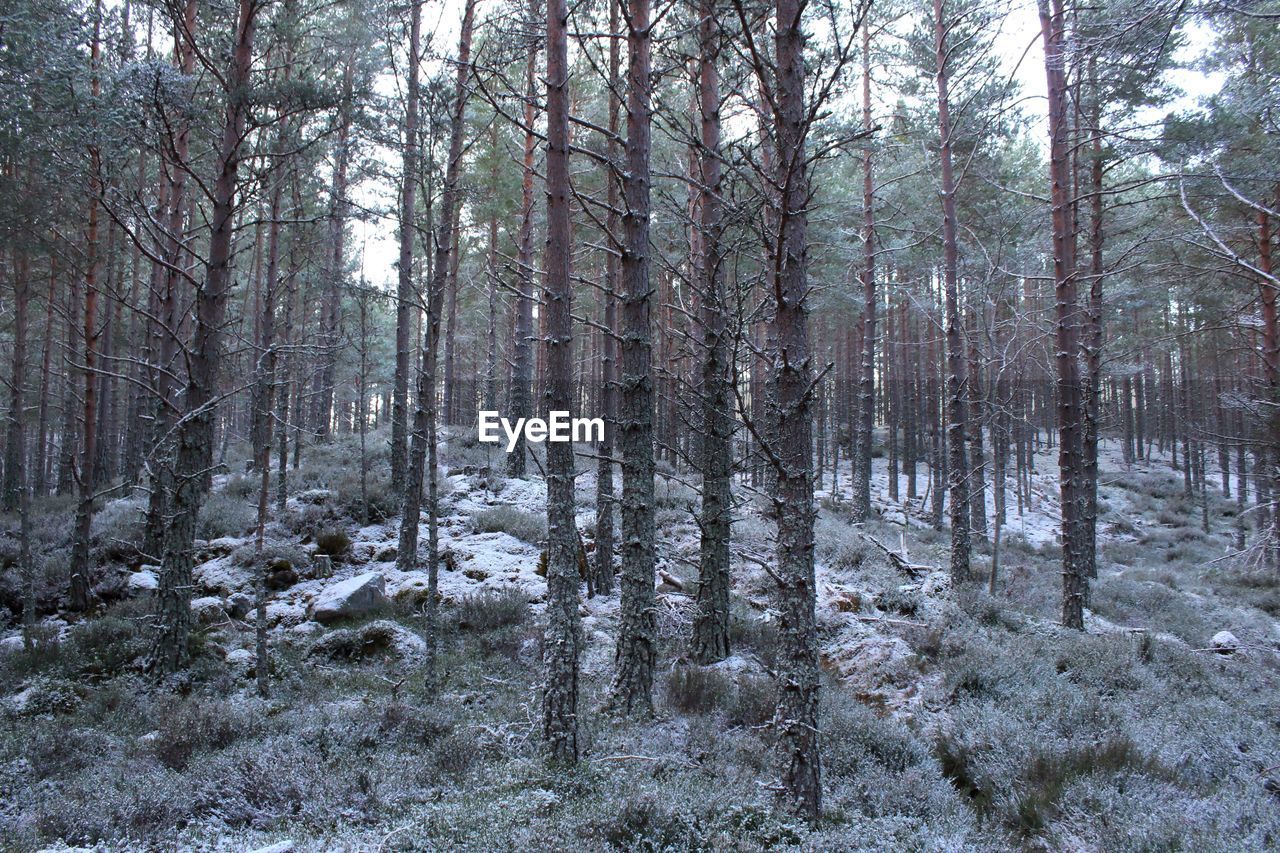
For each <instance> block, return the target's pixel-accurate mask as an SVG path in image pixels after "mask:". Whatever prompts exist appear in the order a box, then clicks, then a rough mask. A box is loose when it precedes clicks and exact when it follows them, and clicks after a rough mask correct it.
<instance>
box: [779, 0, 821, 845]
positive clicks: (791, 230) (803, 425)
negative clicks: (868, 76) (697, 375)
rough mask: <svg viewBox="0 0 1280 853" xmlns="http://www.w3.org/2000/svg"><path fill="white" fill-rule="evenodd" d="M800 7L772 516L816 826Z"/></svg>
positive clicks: (795, 796) (791, 26) (792, 4)
mask: <svg viewBox="0 0 1280 853" xmlns="http://www.w3.org/2000/svg"><path fill="white" fill-rule="evenodd" d="M802 9H803V4H802V3H800V2H798V0H776V6H775V15H776V26H777V31H776V34H775V37H774V56H775V62H776V67H777V73H776V78H775V79H776V83H775V85H776V92H775V102H776V110H775V114H774V132H773V136H774V148H775V150H774V156H775V157H776V158H777V163H776V168H777V171H776V173H775V174H776V177H775V178H774V179H773V180H774V185H775V186H777V187H779V188H780V189H781V191H780V193H779V196H778V199H777V202H778V212H777V225H778V235H777V241H776V245H777V247H778V251H777V253H776V257H775V258H774V262H775V265H776V272H775V274H774V276H773V279H774V289H773V299H772V302H773V304H772V305H771V306H770V307H771V308H772V313H771V316H770V322H769V325H770V327H771V328H770V331H771V332H772V337H773V338H774V340H775V342H776V343H775V348H774V349H773V350H772V352H771V353H770V355H771V356H772V359H773V369H772V371H771V384H772V385H773V389H772V391H773V393H772V394H771V397H772V401H771V402H772V409H773V412H772V415H773V416H772V418H771V420H772V423H771V424H769V427H770V428H771V429H772V431H773V435H774V437H775V440H774V446H773V448H772V451H771V452H772V455H773V457H774V460H773V468H774V477H775V482H776V488H775V491H774V494H775V497H774V512H775V517H776V521H777V528H778V535H777V561H778V570H777V584H778V596H777V601H778V614H779V619H778V675H777V690H778V695H777V709H776V711H775V712H774V726H775V729H776V731H777V735H778V740H777V749H778V751H779V756H780V758H781V761H782V780H781V781H782V784H781V786H780V789H779V797H780V800H781V802H782V804H783V805H784V807H785V808H787V809H788V810H789V811H791V812H793V813H794V814H796V815H798V816H799V817H801V818H803V819H804V820H806V821H808V822H809V823H810V824H814V823H816V822H817V820H818V816H819V814H820V812H821V808H822V786H821V781H820V776H821V765H820V758H819V752H818V641H817V625H816V621H815V618H814V601H815V587H814V570H813V524H814V509H813V480H812V476H813V458H812V449H811V445H810V436H811V434H812V431H813V412H812V405H813V389H812V379H813V376H812V373H813V370H812V367H813V366H812V363H811V361H812V356H811V353H810V351H809V326H808V317H807V313H808V306H807V304H806V302H807V300H808V296H809V280H808V254H809V245H808V219H809V217H808V206H809V192H810V189H809V176H808V162H807V159H806V158H807V156H808V154H807V150H806V137H807V135H808V121H809V118H808V109H809V107H808V104H807V103H806V92H805V65H804V42H805V36H804V31H803V24H802V21H801V13H802Z"/></svg>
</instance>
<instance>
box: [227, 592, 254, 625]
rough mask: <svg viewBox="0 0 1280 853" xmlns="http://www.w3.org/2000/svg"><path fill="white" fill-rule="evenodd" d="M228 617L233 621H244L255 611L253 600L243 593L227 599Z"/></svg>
mask: <svg viewBox="0 0 1280 853" xmlns="http://www.w3.org/2000/svg"><path fill="white" fill-rule="evenodd" d="M226 608H227V615H228V616H230V617H231V618H232V619H243V618H244V617H246V616H248V615H249V611H250V610H252V609H253V599H252V598H250V597H249V596H248V595H246V594H245V593H243V592H237V593H235V594H234V595H232V596H231V597H229V598H228V599H227V604H226Z"/></svg>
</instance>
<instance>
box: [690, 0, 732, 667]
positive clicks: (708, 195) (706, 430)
mask: <svg viewBox="0 0 1280 853" xmlns="http://www.w3.org/2000/svg"><path fill="white" fill-rule="evenodd" d="M699 11H700V15H701V21H699V23H698V48H699V50H698V112H699V114H700V115H701V119H702V127H701V140H700V142H701V145H699V146H698V149H697V154H698V164H697V171H696V172H695V173H694V177H695V179H696V180H697V182H698V196H699V198H698V203H697V210H698V215H699V219H700V221H699V222H698V230H699V231H700V234H699V243H700V245H701V249H702V251H701V257H700V258H699V261H700V263H699V269H698V273H699V278H700V289H701V291H702V292H701V297H702V347H703V353H702V356H703V364H702V424H703V435H702V507H701V518H700V525H699V526H700V527H701V528H702V541H701V547H700V550H699V560H698V596H697V616H696V617H695V618H694V623H693V656H694V659H695V660H697V661H698V662H699V663H703V664H708V663H714V662H716V661H719V660H723V659H725V658H727V657H728V656H729V592H730V587H731V586H732V579H731V578H730V575H729V534H730V528H731V525H730V522H731V519H732V516H733V495H732V493H731V491H730V482H731V478H732V476H733V400H732V388H731V386H730V384H729V383H730V382H731V381H732V365H731V364H730V348H729V324H728V305H727V304H726V302H727V301H726V299H725V293H724V250H723V248H722V247H721V244H720V240H721V236H722V226H721V208H722V203H721V198H720V193H721V168H720V75H719V72H718V71H717V70H716V63H717V61H718V60H719V57H720V27H719V24H718V23H717V19H716V14H717V10H716V2H715V0H702V2H701V8H700V10H699Z"/></svg>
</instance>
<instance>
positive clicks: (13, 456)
mask: <svg viewBox="0 0 1280 853" xmlns="http://www.w3.org/2000/svg"><path fill="white" fill-rule="evenodd" d="M30 274H31V266H30V261H29V256H28V255H27V252H26V250H25V249H21V248H20V249H19V250H18V254H17V256H16V257H15V258H14V260H13V353H12V354H11V355H10V378H9V424H8V430H7V433H6V435H5V443H4V488H3V490H2V491H3V498H2V499H0V506H3V508H4V511H5V512H14V511H16V510H18V509H19V505H20V504H21V503H22V490H23V488H25V485H24V483H23V477H22V472H23V471H25V470H26V463H25V459H26V443H27V441H26V434H25V430H24V429H23V426H24V424H23V416H24V413H23V405H24V394H23V392H24V391H25V390H26V381H27V380H26V374H27V306H28V303H29V302H30V294H31V281H30Z"/></svg>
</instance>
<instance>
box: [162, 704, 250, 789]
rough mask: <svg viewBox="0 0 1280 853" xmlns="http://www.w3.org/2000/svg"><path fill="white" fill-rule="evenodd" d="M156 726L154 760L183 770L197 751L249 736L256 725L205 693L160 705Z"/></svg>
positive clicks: (248, 716) (211, 749)
mask: <svg viewBox="0 0 1280 853" xmlns="http://www.w3.org/2000/svg"><path fill="white" fill-rule="evenodd" d="M155 725H156V731H157V733H158V734H157V736H156V738H155V739H154V741H153V744H154V749H155V757H156V760H158V761H159V762H160V763H161V764H163V765H164V766H165V767H168V768H169V769H170V770H178V771H182V770H185V769H186V768H187V766H188V765H189V764H190V763H191V759H192V758H193V757H195V756H196V755H197V754H198V753H201V752H207V751H215V750H220V749H226V748H227V747H228V746H230V745H231V744H233V743H235V742H236V741H237V740H239V739H240V738H243V737H247V736H252V735H253V734H255V732H256V730H257V728H258V724H257V723H256V722H255V719H254V717H253V716H251V715H250V714H247V713H245V712H242V711H239V710H237V709H236V708H235V707H234V706H232V705H231V704H230V703H228V702H226V701H224V700H221V699H215V698H211V697H208V696H201V697H190V698H184V699H177V700H173V701H170V702H167V703H164V704H162V705H161V706H160V707H159V709H158V711H157V717H156V721H155Z"/></svg>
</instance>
